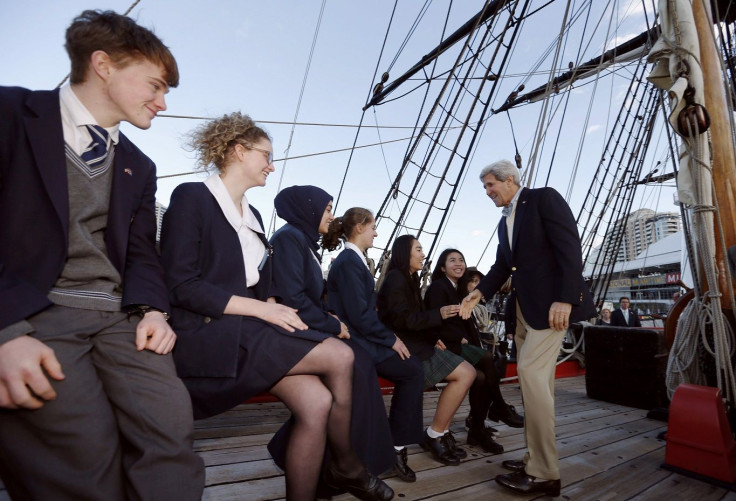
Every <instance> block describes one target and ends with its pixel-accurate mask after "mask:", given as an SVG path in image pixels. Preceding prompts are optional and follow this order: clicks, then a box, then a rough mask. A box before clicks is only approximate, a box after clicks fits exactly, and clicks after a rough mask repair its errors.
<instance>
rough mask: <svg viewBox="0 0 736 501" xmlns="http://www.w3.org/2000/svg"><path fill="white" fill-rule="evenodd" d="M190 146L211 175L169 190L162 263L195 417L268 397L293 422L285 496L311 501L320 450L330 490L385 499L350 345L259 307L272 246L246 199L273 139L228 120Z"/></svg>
mask: <svg viewBox="0 0 736 501" xmlns="http://www.w3.org/2000/svg"><path fill="white" fill-rule="evenodd" d="M190 144H191V146H192V149H194V150H195V151H196V153H197V157H198V163H199V164H200V166H202V167H204V168H205V169H209V168H212V167H214V168H215V173H214V174H212V175H211V176H210V177H209V178H207V180H206V181H205V182H203V183H200V182H197V183H184V184H181V185H179V186H178V187H177V188H176V189H175V190H174V192H173V194H172V196H171V203H170V205H169V209H168V210H167V211H166V214H165V216H164V220H163V226H162V231H161V253H162V255H161V258H162V261H163V264H164V268H165V272H166V281H167V285H168V288H169V297H170V300H171V306H172V307H173V309H172V312H171V323H172V326H173V327H174V330H175V331H176V333H177V335H178V338H177V345H176V349H175V350H174V351H175V353H174V361H175V363H176V368H177V372H178V374H179V376H180V377H181V378H182V380H183V381H184V384H185V385H186V387H187V389H188V390H189V393H190V395H191V397H192V404H193V408H194V417H195V419H202V418H205V417H208V416H213V415H215V414H219V413H221V412H224V411H226V410H228V409H231V408H232V407H234V406H236V405H238V404H240V403H242V402H244V401H245V400H246V399H248V398H250V397H252V396H254V395H256V394H257V393H260V392H262V391H264V390H268V391H269V392H271V393H272V394H273V395H275V396H276V397H278V398H279V399H281V401H282V402H284V403H285V404H286V406H287V407H288V408H289V410H291V412H292V415H293V419H294V426H293V428H292V430H291V433H290V437H289V444H288V448H287V450H286V458H285V461H284V462H283V464H282V466H283V468H284V470H285V472H286V473H285V477H286V499H288V500H290V501H291V500H305V501H312V500H314V498H315V493H316V488H317V482H318V479H319V476H320V471H321V466H322V458H323V456H324V452H325V444H327V445H328V446H329V449H330V452H331V457H332V461H331V462H330V463H329V465H328V466H327V468H326V471H325V473H324V478H325V481H326V482H327V483H328V484H329V485H331V486H332V487H334V488H337V489H345V490H347V491H349V492H350V493H351V494H353V495H355V496H356V497H358V498H360V499H369V500H381V501H385V500H389V499H391V498H392V497H393V491H392V490H391V488H389V487H388V486H387V485H386V484H385V483H383V481H381V480H380V479H378V478H377V477H375V476H374V475H373V474H371V473H370V472H369V471H368V470H367V469H366V467H365V466H364V465H363V463H362V462H361V461H360V458H358V456H357V454H356V452H355V450H354V449H353V447H352V445H351V443H350V419H351V408H352V396H353V395H352V373H353V352H352V350H350V348H349V347H348V346H347V345H345V344H344V343H342V342H340V340H338V339H335V338H334V337H333V336H331V335H329V334H326V333H323V332H319V331H316V330H313V329H308V327H307V325H306V324H305V323H304V322H303V321H302V320H301V319H300V318H299V316H298V315H297V313H296V311H295V310H294V309H293V308H290V307H288V306H285V305H280V304H276V303H275V302H269V301H266V299H267V298H268V292H269V290H270V286H271V259H270V258H269V257H270V247H269V245H268V241H267V240H266V237H265V235H264V234H263V225H262V221H261V217H260V215H259V214H258V211H256V210H255V209H254V208H253V207H251V206H250V205H249V204H248V200H247V198H246V197H245V193H246V191H247V190H249V189H250V188H253V187H255V186H264V185H265V184H266V178H267V177H268V175H269V174H270V173H271V172H273V171H274V166H273V149H272V146H271V140H270V138H269V136H268V134H267V133H266V132H265V131H264V130H263V129H261V128H260V127H258V126H256V124H255V123H254V122H253V121H252V120H251V119H250V117H248V116H247V115H241V114H240V113H232V114H230V115H225V116H223V117H221V118H219V119H216V120H212V121H210V122H207V123H205V124H203V125H202V126H200V127H199V128H197V129H196V130H195V131H194V132H193V133H192V134H191V143H190ZM246 497H247V496H246Z"/></svg>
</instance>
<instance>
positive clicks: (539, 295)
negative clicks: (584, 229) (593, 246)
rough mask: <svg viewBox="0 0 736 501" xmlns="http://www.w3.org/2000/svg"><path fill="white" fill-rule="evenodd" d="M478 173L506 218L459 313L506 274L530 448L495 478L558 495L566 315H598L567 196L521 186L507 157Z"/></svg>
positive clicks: (516, 486)
mask: <svg viewBox="0 0 736 501" xmlns="http://www.w3.org/2000/svg"><path fill="white" fill-rule="evenodd" d="M480 179H481V181H482V182H483V186H484V187H485V190H486V194H487V195H488V196H489V197H490V198H491V200H493V203H494V204H495V205H496V206H497V207H503V216H504V217H503V218H502V220H501V222H500V224H499V228H498V239H499V244H498V250H497V251H496V262H495V263H494V265H493V266H492V267H491V270H490V271H489V272H488V274H487V275H486V276H485V277H484V278H483V280H481V281H480V283H479V284H478V286H477V287H476V289H475V291H473V292H472V293H470V294H469V295H468V296H467V297H466V298H465V299H464V300H463V302H462V305H461V311H460V315H461V316H462V317H463V318H468V317H470V315H471V313H472V311H473V307H474V306H475V305H476V304H477V303H478V301H479V300H480V299H481V298H483V297H491V296H492V295H493V294H494V293H495V292H496V291H497V290H498V289H500V288H501V287H502V286H503V284H504V283H505V282H506V280H507V279H508V277H511V290H512V292H511V296H510V297H509V301H512V302H513V303H512V304H515V305H516V334H515V336H514V342H515V343H516V344H517V346H518V351H517V360H518V365H517V371H518V374H519V383H520V384H521V391H522V395H523V397H524V415H525V423H524V427H525V429H526V433H525V437H526V443H527V449H528V452H527V454H526V455H525V457H524V460H523V461H514V460H509V461H504V462H503V465H504V467H506V468H507V469H510V470H513V471H514V472H513V473H510V474H506V475H499V476H498V477H496V481H497V482H498V483H500V484H501V485H503V486H504V487H507V488H509V489H512V490H514V491H517V492H522V493H525V494H527V493H537V492H539V493H543V494H546V495H551V496H559V494H560V473H559V468H558V457H557V444H556V442H555V409H554V376H555V364H556V362H557V356H558V354H559V351H560V350H559V348H560V344H561V342H562V339H563V337H564V335H565V332H566V331H567V328H568V326H569V325H570V322H578V321H581V320H585V319H589V318H591V317H594V316H595V314H596V311H595V307H594V305H593V300H592V298H591V295H590V291H589V290H588V287H587V286H586V285H585V282H584V281H583V278H582V271H583V259H582V252H581V247H580V238H579V236H578V231H577V224H576V223H575V218H574V217H573V215H572V212H571V211H570V207H569V206H568V205H567V203H566V202H565V199H564V198H562V196H560V194H559V193H557V192H556V191H555V190H553V189H552V188H538V189H529V188H522V187H521V186H520V184H519V172H518V169H517V168H516V166H515V165H514V164H513V163H512V162H510V161H508V160H501V161H499V162H496V163H493V164H491V165H489V166H487V167H485V168H484V169H483V170H482V171H481V173H480Z"/></svg>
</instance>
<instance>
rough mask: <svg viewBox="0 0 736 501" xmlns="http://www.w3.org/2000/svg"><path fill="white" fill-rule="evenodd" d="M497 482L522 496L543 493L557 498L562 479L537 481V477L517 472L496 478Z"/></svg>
mask: <svg viewBox="0 0 736 501" xmlns="http://www.w3.org/2000/svg"><path fill="white" fill-rule="evenodd" d="M496 482H498V483H499V484H501V485H503V486H504V487H506V488H508V489H511V490H512V491H515V492H519V493H521V494H535V493H541V494H544V495H546V496H551V497H557V496H559V495H560V487H561V485H560V479H557V480H537V478H536V477H532V476H531V475H527V474H526V472H525V471H523V470H522V471H515V472H514V473H506V474H505V475H498V476H497V477H496Z"/></svg>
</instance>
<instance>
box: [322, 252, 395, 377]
mask: <svg viewBox="0 0 736 501" xmlns="http://www.w3.org/2000/svg"><path fill="white" fill-rule="evenodd" d="M375 286H376V282H375V281H374V280H373V275H371V273H370V272H369V271H368V268H366V266H365V264H364V263H363V261H362V260H361V259H360V256H358V254H357V253H356V252H355V251H353V250H352V249H345V250H343V251H342V252H341V253H340V254H338V256H337V258H335V260H334V261H333V262H332V266H331V267H330V273H329V275H328V276H327V303H328V304H329V307H330V309H331V310H333V311H334V312H335V313H336V314H337V316H338V317H340V319H341V320H342V321H343V322H345V324H346V325H347V326H348V330H349V331H350V335H351V339H354V340H355V341H356V342H357V343H358V344H359V345H360V346H362V347H363V349H364V350H366V351H367V352H368V353H369V354H370V355H371V358H372V359H373V362H374V363H377V364H378V363H380V362H383V361H384V360H386V359H387V358H389V357H391V356H392V355H394V354H395V353H396V352H395V351H394V350H393V349H392V348H391V347H392V346H393V345H394V343H396V335H395V334H394V333H393V332H392V331H391V329H388V328H387V327H386V326H385V325H383V323H381V321H380V320H379V319H378V315H377V314H376V294H375V291H374V289H375Z"/></svg>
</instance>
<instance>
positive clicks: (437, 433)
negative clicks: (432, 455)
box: [427, 426, 444, 438]
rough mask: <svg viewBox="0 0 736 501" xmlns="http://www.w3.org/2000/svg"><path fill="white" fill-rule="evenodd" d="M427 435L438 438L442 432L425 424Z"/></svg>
mask: <svg viewBox="0 0 736 501" xmlns="http://www.w3.org/2000/svg"><path fill="white" fill-rule="evenodd" d="M427 435H429V438H440V437H441V436H442V435H444V433H443V432H441V431H434V430H433V429H432V427H431V426H427Z"/></svg>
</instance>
